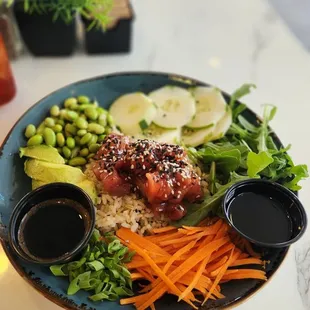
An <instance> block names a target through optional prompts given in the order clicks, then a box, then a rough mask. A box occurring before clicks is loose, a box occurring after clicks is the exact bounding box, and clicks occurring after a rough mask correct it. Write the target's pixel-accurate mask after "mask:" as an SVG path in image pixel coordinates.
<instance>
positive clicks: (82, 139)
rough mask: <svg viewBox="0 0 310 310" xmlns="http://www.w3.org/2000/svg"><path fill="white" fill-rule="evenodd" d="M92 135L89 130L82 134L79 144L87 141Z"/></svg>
mask: <svg viewBox="0 0 310 310" xmlns="http://www.w3.org/2000/svg"><path fill="white" fill-rule="evenodd" d="M92 137H93V135H92V134H91V133H90V132H88V133H87V134H86V135H84V136H83V137H82V138H81V141H80V144H81V145H83V144H86V143H88V142H89V141H90V139H91V138H92Z"/></svg>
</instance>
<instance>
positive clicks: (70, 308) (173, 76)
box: [0, 70, 290, 310]
mask: <svg viewBox="0 0 310 310" xmlns="http://www.w3.org/2000/svg"><path fill="white" fill-rule="evenodd" d="M130 75H134V76H139V75H154V76H165V77H167V78H168V80H172V81H179V82H181V83H183V84H184V85H187V86H190V85H193V84H200V85H204V86H209V87H210V86H211V87H212V86H213V87H215V85H212V84H209V83H206V82H203V81H201V80H198V79H195V78H191V77H188V76H185V75H182V74H177V73H169V72H162V71H147V70H146V71H143V70H142V71H141V70H137V71H117V72H113V73H108V74H103V75H97V76H95V77H91V78H86V79H83V80H78V81H75V82H72V83H69V84H66V85H65V86H62V87H60V88H57V89H56V90H54V91H52V92H50V93H49V94H47V95H46V96H44V97H42V98H41V99H39V100H38V101H36V102H35V103H34V104H33V105H31V106H30V107H29V108H28V109H27V110H26V111H25V112H24V113H23V114H22V115H21V116H20V117H19V118H18V119H17V120H16V121H15V123H14V124H13V126H12V127H11V129H10V130H9V132H8V133H7V135H6V136H5V138H4V139H3V141H2V143H1V145H0V159H1V155H2V152H3V149H4V147H5V145H6V142H7V140H8V139H9V138H10V135H11V133H12V131H13V130H14V128H15V127H16V126H17V124H18V123H19V122H20V120H21V119H22V118H23V117H24V116H25V115H26V114H27V113H28V112H30V111H31V110H32V109H35V108H36V107H37V106H38V105H39V104H41V102H42V101H43V100H44V99H46V98H48V97H50V96H52V95H53V94H55V93H57V92H58V91H60V90H62V89H65V88H67V87H72V86H75V85H79V84H84V83H88V82H92V81H96V80H103V79H109V78H113V77H117V76H130ZM219 89H220V90H221V92H222V94H223V95H224V96H227V97H230V96H231V95H230V94H228V93H227V92H226V91H223V90H222V89H221V88H219ZM236 102H237V103H240V102H239V101H238V100H237V101H236ZM247 111H248V112H249V113H250V114H252V115H253V116H254V117H255V118H256V120H257V121H258V122H261V118H260V117H259V116H258V115H257V114H256V113H255V112H254V111H252V110H251V109H250V108H248V107H247ZM271 133H272V135H273V136H274V137H276V138H277V139H278V140H279V141H280V139H279V138H278V136H277V135H276V133H275V132H274V131H273V130H272V131H271ZM0 243H1V245H2V247H3V250H4V252H5V254H6V256H7V258H8V260H9V261H10V263H11V264H12V266H13V267H14V269H15V270H16V271H17V273H18V274H19V275H20V276H21V277H22V278H23V279H24V280H25V281H26V283H27V284H29V285H30V286H31V287H32V288H33V289H34V290H36V291H37V292H39V293H40V294H41V295H42V296H44V297H45V298H46V299H48V300H50V301H51V302H53V303H54V304H56V305H58V306H60V307H61V308H63V309H67V310H82V309H84V308H81V307H80V306H79V305H77V304H76V303H75V302H74V301H73V300H71V299H69V298H66V297H65V296H64V297H65V299H63V298H62V297H59V296H55V295H53V294H51V293H50V292H49V291H48V288H47V287H45V286H44V285H42V284H38V283H37V282H36V281H34V280H33V279H32V278H31V276H30V275H29V274H28V273H26V272H25V271H24V270H23V269H22V267H21V266H19V265H18V264H17V263H16V261H15V260H14V255H13V254H12V253H11V249H10V247H9V245H8V243H7V241H6V240H5V239H3V238H1V235H0ZM289 250H290V247H287V248H285V249H283V251H284V252H283V254H282V257H281V261H280V263H279V265H278V268H277V269H276V270H274V271H273V272H272V274H271V275H270V277H269V278H268V279H267V281H266V282H264V283H262V284H261V285H260V287H259V288H258V289H256V290H254V291H252V292H250V293H248V295H246V296H244V297H242V298H241V299H237V300H235V301H233V302H232V303H231V304H228V305H224V306H223V307H221V308H220V309H232V308H235V307H237V306H239V305H240V304H242V303H244V302H246V301H248V300H249V299H250V298H252V297H253V296H254V295H255V294H256V293H258V292H259V291H260V290H262V289H263V288H264V287H265V286H266V285H267V284H268V283H269V282H270V281H271V280H272V279H273V277H274V275H275V274H276V273H277V271H278V270H279V269H280V267H281V266H282V265H283V262H284V261H285V260H286V258H287V256H288V252H289ZM69 300H70V301H71V302H69ZM85 309H87V308H85ZM91 310H95V308H94V309H92V308H91Z"/></svg>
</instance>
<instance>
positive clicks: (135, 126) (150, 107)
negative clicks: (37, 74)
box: [109, 92, 157, 136]
mask: <svg viewBox="0 0 310 310" xmlns="http://www.w3.org/2000/svg"><path fill="white" fill-rule="evenodd" d="M109 112H110V114H111V115H112V116H113V118H114V120H115V123H116V124H117V125H118V126H119V127H120V129H121V131H122V132H123V133H124V134H126V135H133V136H134V135H136V134H139V133H140V134H142V132H143V130H144V129H146V128H147V127H148V126H149V124H151V122H152V120H153V119H154V118H155V116H156V112H157V109H156V106H155V105H154V103H153V101H152V100H151V99H150V98H149V97H147V96H146V95H144V94H143V93H140V92H137V93H131V94H126V95H123V96H121V97H119V98H118V99H116V100H115V101H114V102H113V103H112V105H111V107H110V110H109Z"/></svg>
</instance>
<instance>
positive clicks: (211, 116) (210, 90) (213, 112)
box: [186, 87, 226, 129]
mask: <svg viewBox="0 0 310 310" xmlns="http://www.w3.org/2000/svg"><path fill="white" fill-rule="evenodd" d="M192 93H193V96H194V97H195V100H196V114H195V116H194V118H193V119H192V120H191V121H190V122H189V123H188V124H186V126H187V127H189V128H195V129H201V128H206V127H208V126H210V125H211V124H213V125H215V124H216V123H217V122H218V121H219V120H220V119H221V118H222V117H223V116H224V115H225V112H226V101H225V99H224V97H223V95H222V93H221V91H220V90H218V89H216V88H214V87H195V88H194V89H193V90H192Z"/></svg>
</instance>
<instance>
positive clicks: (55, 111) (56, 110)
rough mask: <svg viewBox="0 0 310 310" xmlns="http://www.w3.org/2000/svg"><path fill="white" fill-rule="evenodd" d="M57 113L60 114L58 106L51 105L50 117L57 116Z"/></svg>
mask: <svg viewBox="0 0 310 310" xmlns="http://www.w3.org/2000/svg"><path fill="white" fill-rule="evenodd" d="M59 113H60V109H59V106H57V105H53V106H52V107H51V109H50V114H51V115H52V116H55V117H56V116H58V115H59Z"/></svg>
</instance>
